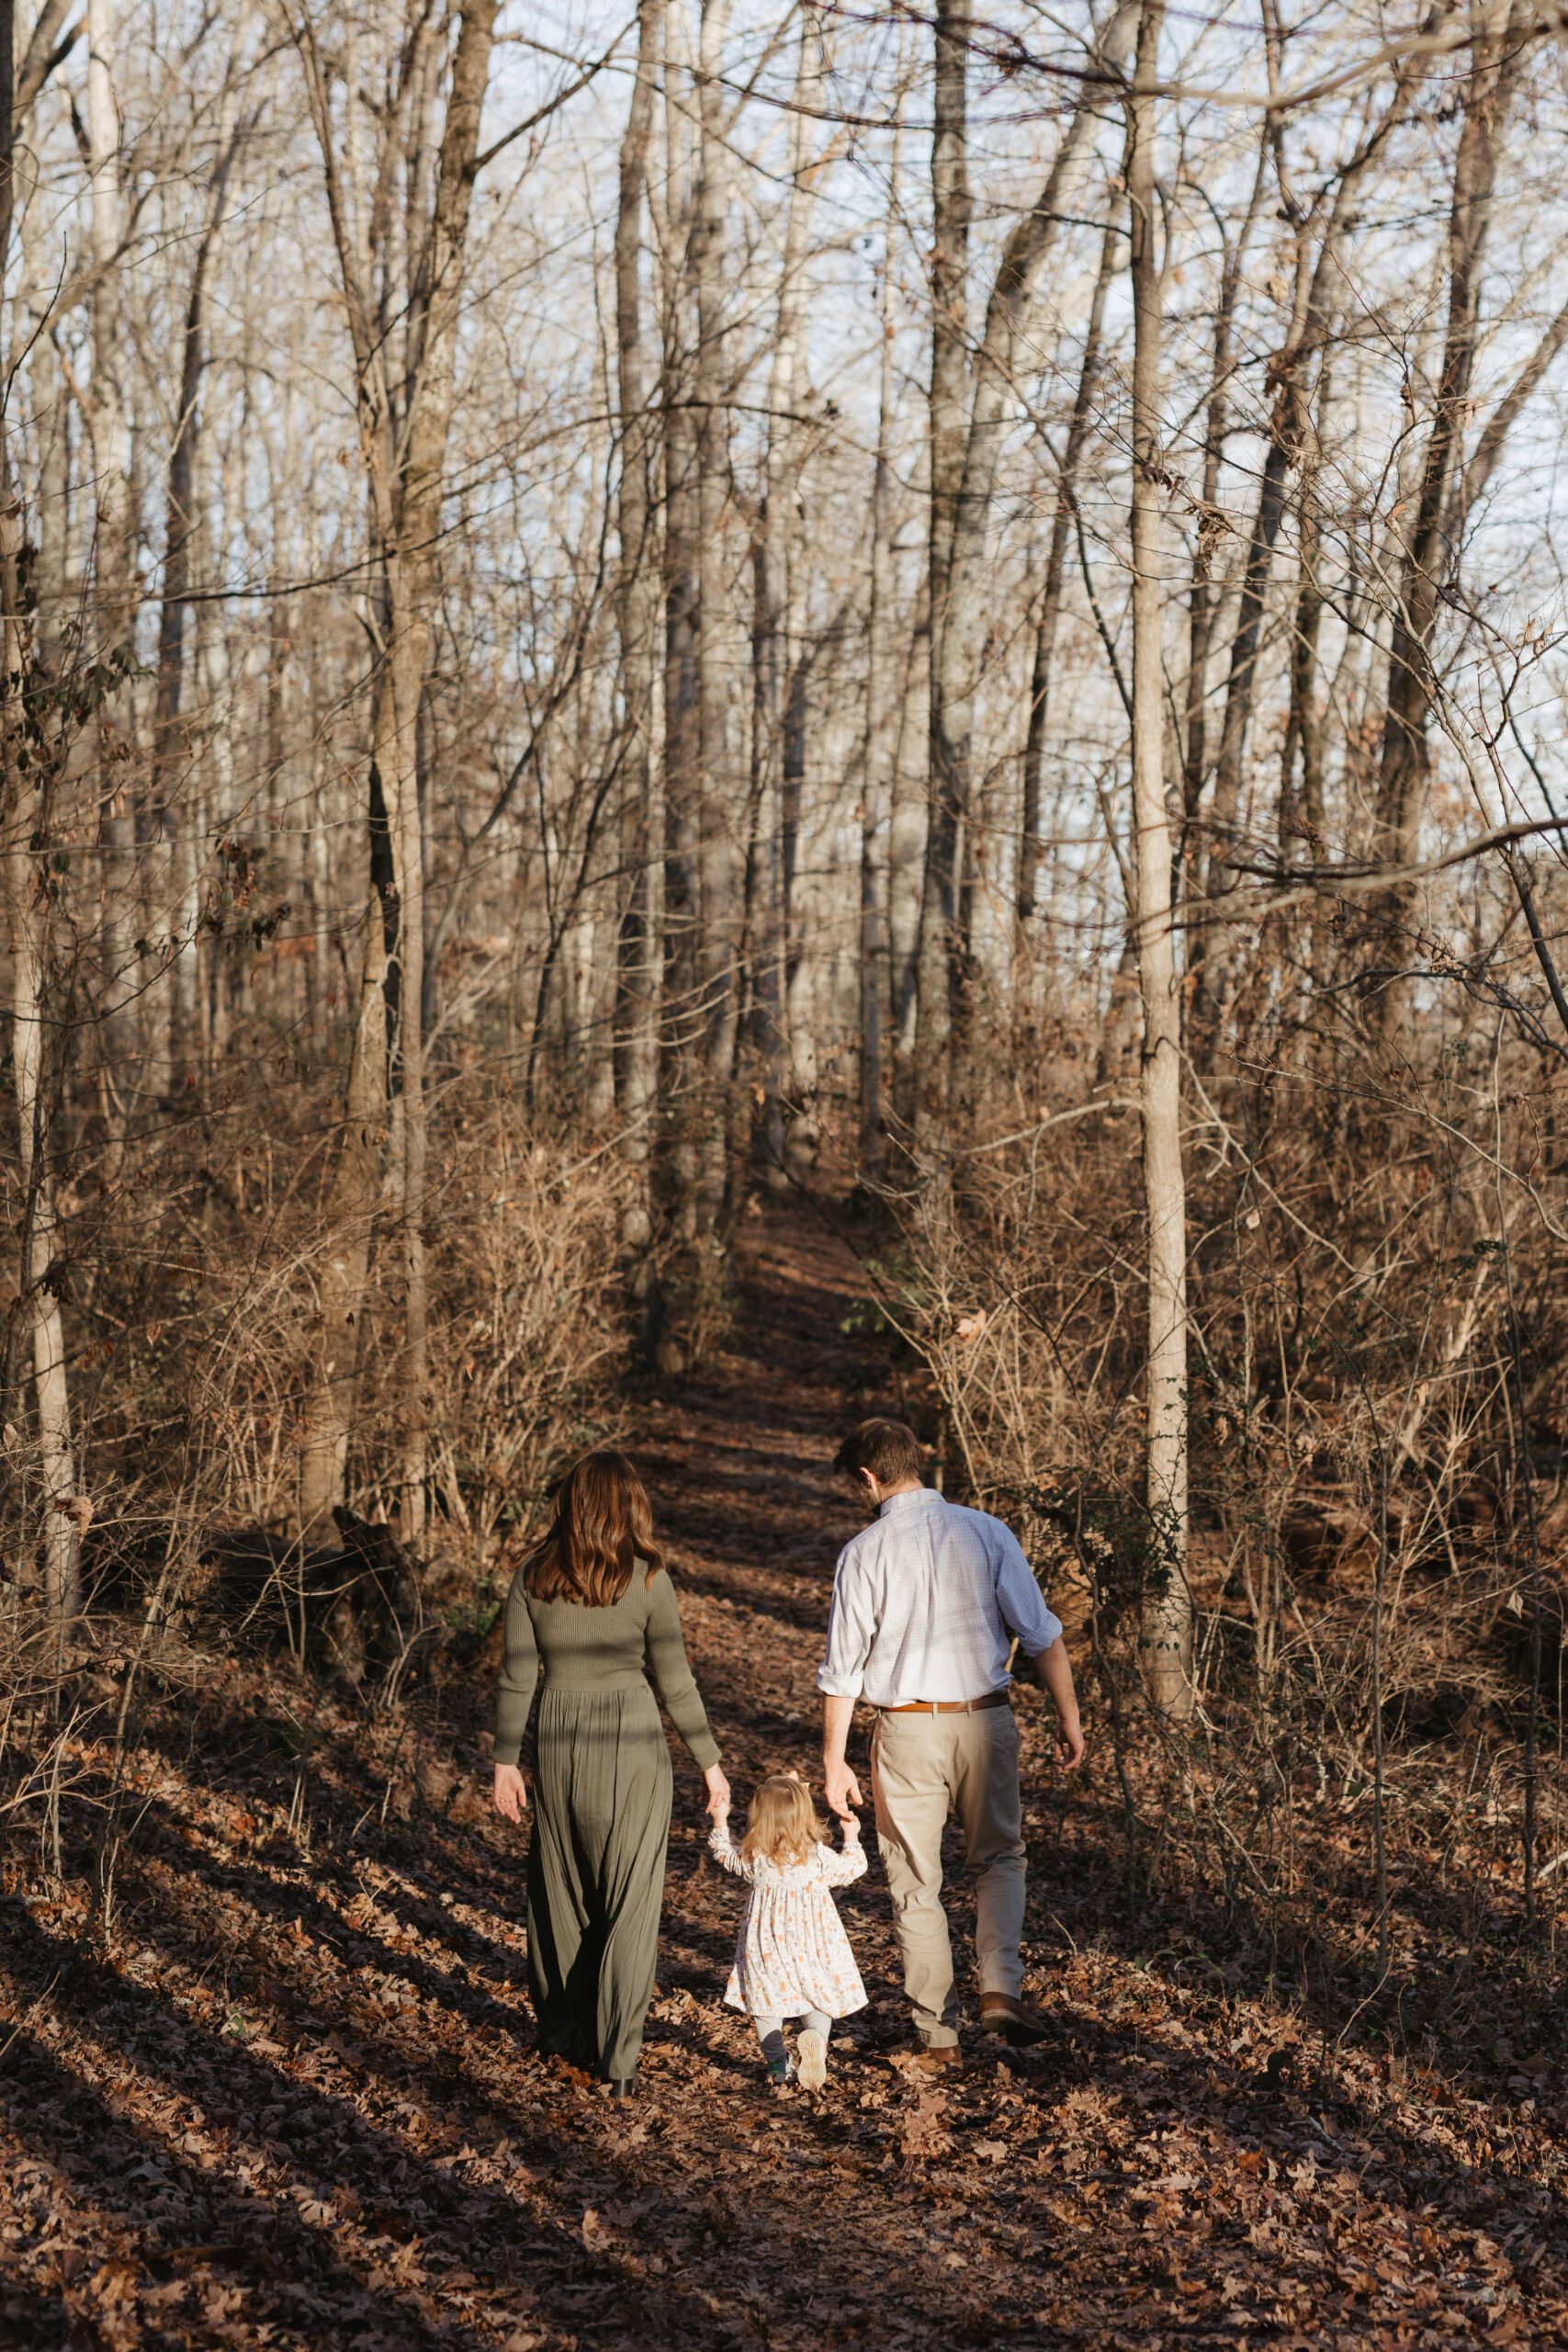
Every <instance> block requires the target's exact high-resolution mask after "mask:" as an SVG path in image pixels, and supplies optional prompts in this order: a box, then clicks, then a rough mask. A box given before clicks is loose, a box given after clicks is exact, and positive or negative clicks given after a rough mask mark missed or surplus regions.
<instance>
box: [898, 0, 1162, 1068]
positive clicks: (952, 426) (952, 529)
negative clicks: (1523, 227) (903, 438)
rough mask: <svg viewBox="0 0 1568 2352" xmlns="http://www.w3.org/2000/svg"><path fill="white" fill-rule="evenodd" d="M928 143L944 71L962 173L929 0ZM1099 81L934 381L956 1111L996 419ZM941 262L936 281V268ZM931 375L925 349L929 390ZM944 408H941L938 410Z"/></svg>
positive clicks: (940, 186) (1078, 188) (943, 916)
mask: <svg viewBox="0 0 1568 2352" xmlns="http://www.w3.org/2000/svg"><path fill="white" fill-rule="evenodd" d="M1136 23H1137V9H1136V0H1117V5H1116V6H1115V7H1114V8H1113V10H1112V13H1111V17H1110V20H1109V22H1108V24H1107V26H1106V28H1105V31H1104V33H1103V35H1102V36H1101V37H1100V40H1099V42H1098V44H1097V63H1098V65H1099V67H1100V73H1101V74H1102V75H1104V76H1115V75H1119V74H1120V73H1121V70H1122V65H1123V63H1124V62H1125V59H1126V56H1127V53H1128V51H1129V50H1130V49H1131V46H1132V41H1133V36H1134V28H1135V26H1136ZM937 27H938V33H937V39H938V65H937V92H938V106H937V110H936V120H937V124H938V133H937V138H938V144H939V146H941V145H942V141H943V114H944V108H943V103H942V90H943V85H944V81H946V80H948V79H951V83H952V96H951V100H950V101H949V103H950V104H951V105H952V107H953V126H952V131H951V135H950V140H949V143H950V145H951V147H952V150H953V153H954V155H955V156H956V158H957V162H958V164H959V168H960V172H961V170H962V164H963V158H964V145H965V141H964V114H963V107H964V71H963V54H964V44H965V42H966V40H967V39H968V38H969V37H970V32H971V27H972V19H971V17H969V15H968V13H967V12H966V11H962V10H960V9H959V8H958V7H957V6H949V5H947V0H939V5H938V8H937ZM953 45H956V46H957V48H958V52H959V54H958V59H957V62H956V64H953V62H948V61H945V60H944V54H943V51H944V47H947V48H950V47H952V46H953ZM1103 86H1104V84H1103V81H1101V80H1095V81H1093V82H1091V83H1090V84H1089V85H1087V86H1086V88H1085V91H1084V94H1083V96H1081V97H1080V99H1079V102H1078V104H1077V107H1075V108H1074V111H1073V114H1072V117H1071V119H1070V120H1069V121H1068V123H1067V126H1066V130H1064V132H1063V134H1062V138H1061V141H1060V144H1059V145H1058V147H1057V150H1056V153H1055V157H1054V158H1053V160H1052V164H1051V168H1050V170H1049V171H1048V173H1047V174H1046V175H1045V179H1044V181H1043V185H1042V187H1041V189H1040V192H1039V195H1038V196H1037V197H1036V198H1035V201H1034V203H1033V205H1032V207H1031V209H1029V211H1028V212H1026V213H1025V214H1024V215H1023V217H1022V218H1021V220H1018V221H1017V222H1016V223H1015V224H1014V226H1013V228H1012V230H1011V231H1010V233H1009V236H1008V240H1007V243H1006V244H1005V246H1004V247H1003V250H1002V255H1001V259H1000V262H999V263H998V268H997V276H996V281H995V284H994V285H993V287H992V288H991V294H990V299H989V300H988V302H987V309H986V324H985V330H984V333H983V334H982V335H981V338H980V344H979V348H978V351H977V352H976V359H975V367H974V389H973V394H972V397H970V396H969V395H968V390H967V372H968V371H967V367H966V364H965V366H964V372H963V374H962V375H961V374H960V372H959V368H958V366H957V365H956V364H954V365H953V386H952V391H951V400H950V397H949V392H948V390H947V387H946V384H945V381H944V384H943V388H942V416H941V421H940V430H939V419H938V415H937V412H936V410H935V409H934V408H933V414H932V442H931V448H932V493H933V533H934V531H935V528H936V515H937V512H940V513H941V514H942V546H941V548H937V547H936V545H935V542H934V539H933V562H934V561H935V560H936V559H937V558H938V557H939V556H940V559H941V561H940V572H939V571H938V570H936V569H933V572H932V582H931V778H932V795H933V801H932V815H931V844H930V847H929V849H928V851H927V857H926V874H927V890H926V902H925V915H924V922H925V928H926V933H927V934H928V935H927V937H926V938H925V940H924V941H923V943H922V956H921V973H922V978H921V991H922V993H921V1030H922V1046H921V1054H922V1059H924V1058H925V1057H926V1056H927V1052H928V1046H927V1043H926V1041H925V1036H924V1033H925V1029H926V1022H927V1015H928V1011H932V1012H934V1017H935V1019H936V1022H937V1028H938V1033H939V1035H940V1037H941V1042H942V1069H935V1068H933V1069H932V1070H931V1080H932V1083H933V1086H934V1090H935V1092H934V1098H933V1099H934V1100H935V1101H937V1102H938V1103H941V1104H942V1105H943V1106H944V1107H945V1106H946V1105H948V1104H949V1103H953V1105H955V1106H956V1107H958V1108H959V1109H962V1108H963V1107H964V1105H965V1104H966V1103H968V1102H969V1100H970V1096H971V1092H972V1089H971V1084H970V1070H969V1037H970V1033H971V1028H972V1021H973V1012H974V1006H973V1002H972V1000H973V997H974V992H975V982H976V957H975V941H974V935H973V934H974V905H975V897H976V891H975V884H976V876H978V874H979V871H980V863H979V858H978V856H977V854H976V847H975V837H976V811H975V810H973V809H972V808H971V798H972V794H973V790H974V780H975V743H974V735H975V715H976V699H977V696H978V694H979V690H980V684H981V679H982V674H983V672H984V667H985V656H986V644H987V636H988V633H989V630H990V626H991V621H992V618H993V611H992V598H991V590H992V578H993V575H992V571H991V566H990V560H989V553H988V548H989V532H990V522H991V511H992V505H993V502H994V498H995V493H996V485H997V477H998V469H999V467H1000V463H1001V456H1002V449H1003V445H1004V441H1005V437H1006V434H1007V428H1008V423H1009V419H1010V415H1011V413H1012V412H1013V411H1014V409H1015V408H1016V405H1017V401H1018V392H1017V384H1018V379H1019V376H1020V373H1021V367H1022V366H1023V365H1025V364H1026V354H1027V345H1028V342H1029V334H1030V328H1031V324H1032V320H1033V317H1034V314H1035V309H1036V304H1037V300H1038V297H1039V293H1040V288H1041V285H1042V282H1043V277H1044V274H1045V269H1046V266H1047V264H1048V262H1049V260H1050V257H1051V254H1053V252H1054V251H1055V247H1056V243H1057V241H1058V239H1059V237H1060V235H1061V232H1062V225H1063V222H1064V221H1065V220H1069V219H1071V218H1072V217H1073V216H1074V214H1075V212H1076V211H1077V208H1078V205H1079V203H1080V201H1081V198H1082V191H1083V188H1084V186H1085V184H1086V182H1087V180H1088V176H1089V170H1090V167H1091V164H1092V161H1093V154H1094V141H1095V138H1096V135H1097V133H1098V130H1099V126H1100V99H1101V91H1102V89H1103ZM952 179H953V173H952V170H951V168H948V169H943V170H939V169H938V157H937V152H936V150H934V149H933V178H932V198H933V226H934V232H935V233H934V237H933V254H934V259H933V294H934V296H935V299H936V302H937V320H936V324H937V330H938V334H939V335H940V336H941V337H942V338H943V339H945V338H946V337H947V336H948V335H950V334H953V332H954V331H955V330H957V331H959V332H961V331H962V325H963V318H964V303H963V292H962V279H961V278H960V279H959V282H958V290H957V293H956V297H955V296H954V293H953V290H952V289H950V288H948V287H947V286H946V284H945V283H943V284H942V286H940V287H939V286H938V284H937V277H938V265H939V264H940V263H941V262H942V255H943V253H944V246H945V245H947V244H950V243H951V244H953V247H954V251H955V255H956V253H957V250H958V246H959V243H960V242H961V241H960V239H959V236H958V232H959V228H960V214H962V227H963V230H964V240H963V241H962V243H963V246H964V252H965V253H966V231H967V220H968V197H967V191H966V189H965V188H964V187H963V185H962V181H961V179H960V181H959V183H958V184H957V185H955V186H953V187H949V186H948V185H947V183H948V182H949V181H951V180H952ZM948 274H949V273H948V272H947V271H946V269H945V268H944V269H942V277H943V279H944V280H945V278H946V277H947V276H948ZM937 391H938V382H937V371H936V366H935V353H934V349H933V367H932V397H933V401H935V400H936V398H937ZM950 406H951V408H952V411H953V414H952V416H951V418H950V416H949V408H950Z"/></svg>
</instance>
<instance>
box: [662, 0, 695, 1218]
mask: <svg viewBox="0 0 1568 2352" xmlns="http://www.w3.org/2000/svg"><path fill="white" fill-rule="evenodd" d="M693 95H694V79H693V74H692V66H691V41H690V27H689V24H688V22H687V13H686V0H677V5H676V6H675V7H674V8H673V9H671V11H670V12H669V14H668V15H667V17H666V32H665V61H664V133H665V176H664V200H663V205H662V208H661V212H662V219H661V221H660V231H661V233H660V263H661V268H660V294H661V308H662V313H663V316H662V342H663V350H662V361H661V366H662V381H661V387H660V390H661V410H662V422H663V430H662V433H661V435H660V454H661V456H662V458H663V508H664V531H663V558H664V564H663V595H664V826H665V832H664V842H663V851H664V937H665V966H664V978H665V1000H664V1041H665V1049H666V1057H667V1067H666V1069H665V1073H664V1087H663V1094H664V1101H665V1104H666V1129H667V1131H666V1134H665V1136H663V1137H662V1138H661V1141H662V1143H663V1146H664V1151H663V1158H664V1172H665V1180H666V1187H667V1191H668V1195H669V1222H670V1227H671V1233H672V1235H673V1237H674V1238H675V1239H676V1240H677V1241H678V1242H680V1243H682V1244H684V1245H689V1244H690V1243H692V1242H693V1241H694V1239H695V1238H696V1234H697V1228H698V1224H699V1222H700V1213H699V1207H698V1200H697V1170H698V1124H699V1119H700V1115H701V1100H702V1094H703V1091H704V1076H703V1055H702V1036H701V1019H702V1006H703V989H702V977H701V961H700V955H699V927H700V909H699V902H698V900H699V878H698V869H699V854H700V845H701V831H702V821H701V809H700V802H701V774H702V735H701V711H700V701H699V695H698V658H697V628H698V613H697V539H698V536H699V531H700V524H699V521H698V515H697V492H696V485H697V474H698V455H697V426H696V418H695V413H694V406H693V384H692V376H691V365H692V361H691V355H692V345H693V343H694V333H693V326H692V265H693V247H694V241H695V235H696V227H695V220H694V200H695V199H694V191H695V169H694V143H693V127H692V118H691V104H692V99H693Z"/></svg>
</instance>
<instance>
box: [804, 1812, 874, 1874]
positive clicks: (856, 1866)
mask: <svg viewBox="0 0 1568 2352" xmlns="http://www.w3.org/2000/svg"><path fill="white" fill-rule="evenodd" d="M841 1826H842V1828H843V1832H844V1850H843V1852H842V1853H841V1854H835V1852H834V1851H833V1849H832V1848H831V1846H818V1849H817V1850H818V1853H819V1854H820V1855H821V1857H822V1875H823V1877H824V1878H825V1879H826V1880H827V1882H828V1884H829V1886H851V1885H852V1884H853V1883H854V1881H855V1880H856V1879H857V1878H863V1877H864V1876H865V1873H866V1871H867V1870H868V1869H869V1868H870V1864H869V1863H868V1862H867V1860H866V1858H865V1848H864V1847H863V1845H862V1844H861V1841H860V1823H859V1822H858V1821H856V1820H854V1819H853V1818H851V1819H850V1820H848V1821H846V1822H844V1823H843V1824H842V1825H841Z"/></svg>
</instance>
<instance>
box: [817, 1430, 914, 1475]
mask: <svg viewBox="0 0 1568 2352" xmlns="http://www.w3.org/2000/svg"><path fill="white" fill-rule="evenodd" d="M833 1467H834V1469H835V1470H838V1471H841V1472H842V1474H843V1476H845V1477H846V1478H853V1477H856V1476H858V1475H859V1474H860V1472H861V1471H863V1470H869V1471H870V1473H871V1475H872V1476H873V1477H874V1479H875V1481H876V1483H877V1485H878V1486H879V1487H896V1486H897V1484H898V1483H899V1481H900V1479H903V1478H918V1477H919V1475H920V1442H919V1438H918V1437H917V1436H916V1435H915V1432H914V1430H912V1429H911V1428H910V1427H909V1424H908V1421H884V1420H870V1421H857V1422H856V1423H855V1426H854V1428H853V1429H852V1430H851V1431H850V1433H849V1435H848V1437H847V1438H846V1439H845V1440H844V1442H843V1443H842V1445H841V1446H840V1448H839V1451H838V1452H837V1453H836V1454H835V1455H834V1456H833Z"/></svg>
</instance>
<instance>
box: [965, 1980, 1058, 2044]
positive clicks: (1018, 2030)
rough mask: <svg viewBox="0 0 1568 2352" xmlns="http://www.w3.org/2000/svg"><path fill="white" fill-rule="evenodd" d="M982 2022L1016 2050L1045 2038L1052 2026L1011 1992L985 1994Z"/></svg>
mask: <svg viewBox="0 0 1568 2352" xmlns="http://www.w3.org/2000/svg"><path fill="white" fill-rule="evenodd" d="M980 2023H981V2025H982V2026H983V2027H984V2028H985V2030H987V2032H988V2033H999V2034H1000V2035H1001V2037H1002V2040H1003V2041H1010V2042H1011V2044H1012V2046H1013V2048H1014V2049H1015V2050H1027V2049H1030V2048H1032V2046H1033V2044H1034V2043H1035V2042H1037V2041H1044V2039H1045V2037H1046V2035H1047V2034H1048V2033H1049V2032H1050V2030H1051V2029H1050V2027H1049V2026H1048V2025H1047V2024H1046V2022H1045V2019H1044V2018H1043V2017H1042V2016H1041V2015H1040V2013H1039V2011H1038V2010H1037V2009H1031V2008H1028V2007H1025V2005H1024V2004H1023V2002H1021V2001H1015V2000H1014V1999H1013V1997H1012V1995H1011V1994H1010V1993H982V1994H981V1996H980Z"/></svg>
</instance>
